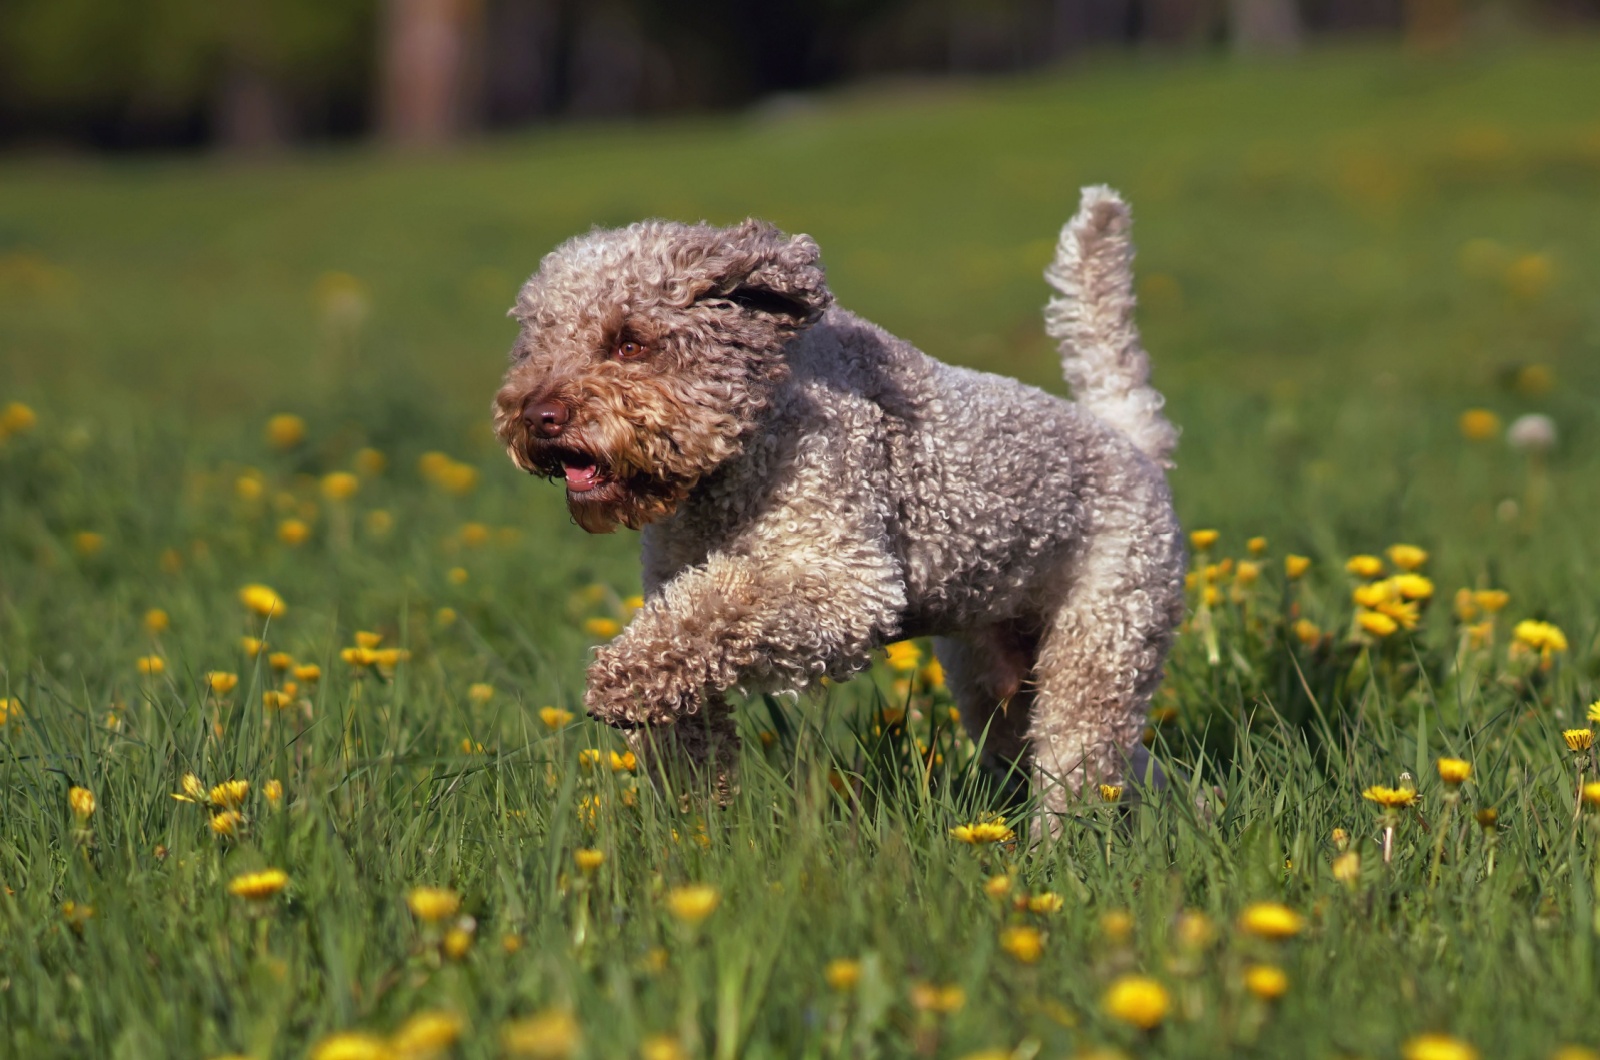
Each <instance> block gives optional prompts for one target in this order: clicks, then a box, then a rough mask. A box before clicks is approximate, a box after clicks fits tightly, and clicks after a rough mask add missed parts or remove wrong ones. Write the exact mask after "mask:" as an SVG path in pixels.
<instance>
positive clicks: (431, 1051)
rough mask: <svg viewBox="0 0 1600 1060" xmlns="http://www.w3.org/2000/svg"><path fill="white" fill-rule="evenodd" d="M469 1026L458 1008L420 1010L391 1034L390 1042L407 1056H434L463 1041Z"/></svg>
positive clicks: (401, 1054)
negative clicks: (453, 1010) (462, 1038)
mask: <svg viewBox="0 0 1600 1060" xmlns="http://www.w3.org/2000/svg"><path fill="white" fill-rule="evenodd" d="M466 1026H467V1022H466V1020H464V1019H462V1018H461V1017H460V1016H459V1015H457V1014H456V1013H454V1012H445V1011H443V1010H439V1009H435V1010H433V1011H429V1012H418V1013H417V1014H415V1015H413V1016H411V1017H410V1018H409V1019H407V1020H406V1021H405V1022H404V1023H402V1024H400V1027H399V1029H397V1030H396V1031H395V1032H394V1034H393V1035H391V1036H390V1037H389V1046H390V1047H391V1048H392V1049H393V1050H394V1051H395V1052H397V1053H399V1054H400V1056H402V1057H406V1058H418V1057H428V1056H433V1055H435V1054H437V1053H442V1052H444V1051H445V1050H446V1049H449V1048H450V1047H451V1046H452V1045H454V1044H455V1043H456V1042H457V1041H459V1040H460V1038H461V1033H462V1031H464V1030H466Z"/></svg>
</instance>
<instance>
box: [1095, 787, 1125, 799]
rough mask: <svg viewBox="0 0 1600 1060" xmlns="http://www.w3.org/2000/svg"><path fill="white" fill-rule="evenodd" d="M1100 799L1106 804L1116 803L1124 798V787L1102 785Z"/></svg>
mask: <svg viewBox="0 0 1600 1060" xmlns="http://www.w3.org/2000/svg"><path fill="white" fill-rule="evenodd" d="M1100 798H1101V800H1102V801H1104V802H1116V801H1117V800H1118V799H1120V798H1122V785H1121V784H1102V785H1100Z"/></svg>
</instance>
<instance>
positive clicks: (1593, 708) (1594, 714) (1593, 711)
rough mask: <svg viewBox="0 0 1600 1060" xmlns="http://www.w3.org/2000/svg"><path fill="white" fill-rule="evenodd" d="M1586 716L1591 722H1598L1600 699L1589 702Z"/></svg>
mask: <svg viewBox="0 0 1600 1060" xmlns="http://www.w3.org/2000/svg"><path fill="white" fill-rule="evenodd" d="M1587 716H1588V718H1589V721H1590V722H1591V723H1593V722H1600V699H1597V700H1595V701H1594V702H1593V703H1590V704H1589V713H1588V715H1587Z"/></svg>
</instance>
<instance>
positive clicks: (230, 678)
mask: <svg viewBox="0 0 1600 1060" xmlns="http://www.w3.org/2000/svg"><path fill="white" fill-rule="evenodd" d="M237 687H239V675H238V674H230V673H226V672H224V671H222V670H212V671H211V672H210V673H208V674H206V688H207V689H209V690H210V692H211V694H212V695H214V696H225V695H227V694H228V693H229V692H232V691H233V690H234V689H235V688H237Z"/></svg>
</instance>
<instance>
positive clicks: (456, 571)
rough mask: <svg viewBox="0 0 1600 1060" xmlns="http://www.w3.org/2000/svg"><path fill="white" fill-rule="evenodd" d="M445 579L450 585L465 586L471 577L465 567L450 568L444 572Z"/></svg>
mask: <svg viewBox="0 0 1600 1060" xmlns="http://www.w3.org/2000/svg"><path fill="white" fill-rule="evenodd" d="M444 576H445V578H446V580H448V581H449V582H450V584H451V585H465V584H467V581H468V580H469V579H470V578H471V577H472V575H470V574H468V573H467V568H465V567H451V568H450V569H449V570H447V571H445V575H444Z"/></svg>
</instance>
